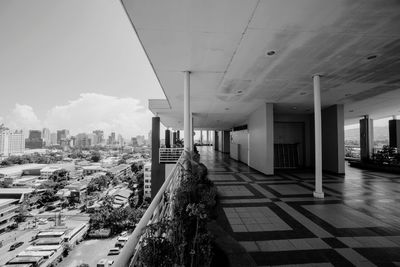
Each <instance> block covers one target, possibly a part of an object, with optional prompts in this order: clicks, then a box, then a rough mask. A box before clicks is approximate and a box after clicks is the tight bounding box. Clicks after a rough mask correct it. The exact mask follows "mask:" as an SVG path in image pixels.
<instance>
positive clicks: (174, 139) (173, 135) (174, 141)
mask: <svg viewBox="0 0 400 267" xmlns="http://www.w3.org/2000/svg"><path fill="white" fill-rule="evenodd" d="M176 136H177V134H176V132H173V133H172V146H175V145H176V140H177V137H176Z"/></svg>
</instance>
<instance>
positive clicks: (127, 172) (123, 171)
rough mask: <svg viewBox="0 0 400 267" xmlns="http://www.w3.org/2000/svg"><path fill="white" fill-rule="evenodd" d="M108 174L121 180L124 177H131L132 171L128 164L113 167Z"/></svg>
mask: <svg viewBox="0 0 400 267" xmlns="http://www.w3.org/2000/svg"><path fill="white" fill-rule="evenodd" d="M109 172H110V173H111V174H112V175H113V177H115V178H122V177H126V176H131V175H132V169H131V166H130V165H129V164H121V165H118V166H115V167H113V168H111V169H110V170H109Z"/></svg>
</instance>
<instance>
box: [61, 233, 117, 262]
mask: <svg viewBox="0 0 400 267" xmlns="http://www.w3.org/2000/svg"><path fill="white" fill-rule="evenodd" d="M116 241H117V237H113V238H107V239H89V240H85V241H83V242H82V243H80V244H79V245H77V246H76V247H75V248H74V249H73V250H72V251H71V252H70V253H69V255H68V257H66V258H64V260H63V261H62V262H60V263H59V264H58V265H57V266H58V267H76V266H78V265H79V264H82V263H87V264H89V266H90V267H92V266H93V267H96V265H97V263H98V262H99V260H100V259H104V258H106V259H109V260H115V258H116V257H117V256H107V254H108V251H109V250H110V248H112V247H114V244H115V242H116Z"/></svg>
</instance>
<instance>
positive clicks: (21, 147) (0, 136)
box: [0, 128, 25, 157]
mask: <svg viewBox="0 0 400 267" xmlns="http://www.w3.org/2000/svg"><path fill="white" fill-rule="evenodd" d="M24 151H25V138H24V134H23V132H22V130H21V131H10V130H8V129H4V128H3V129H0V156H3V157H8V156H10V155H14V154H21V153H24Z"/></svg>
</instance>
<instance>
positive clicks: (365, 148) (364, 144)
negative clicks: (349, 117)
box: [360, 115, 374, 161]
mask: <svg viewBox="0 0 400 267" xmlns="http://www.w3.org/2000/svg"><path fill="white" fill-rule="evenodd" d="M373 149H374V124H373V120H372V119H370V118H369V116H368V115H365V116H364V118H363V119H361V120H360V157H361V161H368V160H369V159H370V158H371V155H372V152H373Z"/></svg>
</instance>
